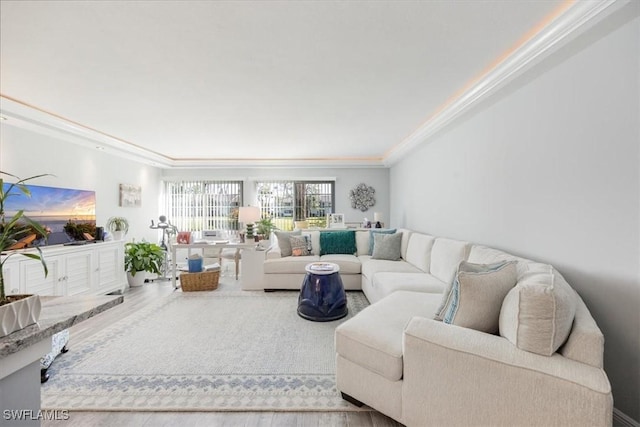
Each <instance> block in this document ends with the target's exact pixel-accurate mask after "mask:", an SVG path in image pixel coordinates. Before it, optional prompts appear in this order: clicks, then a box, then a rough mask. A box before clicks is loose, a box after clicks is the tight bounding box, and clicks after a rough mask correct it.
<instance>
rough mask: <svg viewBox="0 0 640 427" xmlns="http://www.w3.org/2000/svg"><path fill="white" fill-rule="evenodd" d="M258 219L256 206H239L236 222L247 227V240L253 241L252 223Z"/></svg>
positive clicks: (258, 209) (258, 212) (258, 213)
mask: <svg viewBox="0 0 640 427" xmlns="http://www.w3.org/2000/svg"><path fill="white" fill-rule="evenodd" d="M259 219H260V208H259V207H257V206H241V207H240V211H239V212H238V222H240V223H242V224H244V225H245V227H247V238H249V239H253V238H254V235H253V223H254V222H256V221H258V220H259Z"/></svg>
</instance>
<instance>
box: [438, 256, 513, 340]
mask: <svg viewBox="0 0 640 427" xmlns="http://www.w3.org/2000/svg"><path fill="white" fill-rule="evenodd" d="M516 263H517V261H499V262H497V263H494V264H473V263H470V262H466V261H462V262H461V263H460V266H459V267H458V274H457V275H456V278H455V279H454V281H453V286H452V287H451V292H450V293H449V295H448V296H446V303H445V307H444V308H443V310H444V315H443V316H442V317H443V321H444V323H449V324H452V325H457V326H462V327H464V328H471V329H475V330H477V331H482V332H486V333H489V334H497V333H498V319H499V318H500V309H501V307H502V301H503V300H504V297H505V296H506V295H507V292H509V291H510V290H511V288H513V287H514V286H515V284H516V278H517V271H516Z"/></svg>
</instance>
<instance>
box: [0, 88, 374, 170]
mask: <svg viewBox="0 0 640 427" xmlns="http://www.w3.org/2000/svg"><path fill="white" fill-rule="evenodd" d="M0 115H1V116H2V117H4V118H6V120H3V122H2V124H3V125H7V126H15V127H19V128H22V129H28V130H31V131H34V132H37V133H40V134H44V135H47V136H50V137H52V138H56V139H60V140H63V141H66V142H71V143H74V144H78V145H82V146H84V147H88V148H91V145H93V146H94V147H95V148H96V149H99V150H101V151H103V152H105V153H108V154H113V155H116V156H120V157H123V158H127V159H129V160H134V161H137V162H140V163H143V164H148V165H150V166H155V167H159V168H169V169H174V168H175V169H193V168H208V167H213V168H238V167H253V168H278V167H288V168H291V167H304V168H326V167H331V168H358V167H363V168H364V167H366V168H371V167H380V168H384V167H385V166H384V163H383V161H382V158H331V157H327V158H308V159H295V158H293V159H259V158H251V159H248V158H247V159H245V158H228V159H213V158H202V159H182V158H171V157H168V156H164V155H162V154H160V153H156V152H154V151H151V150H148V149H145V148H143V147H139V146H137V145H135V144H133V143H131V142H128V141H124V140H122V139H119V138H116V137H114V136H111V135H108V134H105V133H102V132H100V131H97V130H95V129H91V128H88V127H86V126H83V125H81V124H79V123H74V122H72V121H69V120H66V119H65V118H63V117H59V116H57V115H55V114H52V113H48V112H46V111H43V110H41V109H39V108H36V107H33V106H30V105H27V104H25V103H22V102H21V101H18V100H16V99H13V98H10V97H8V96H2V95H0Z"/></svg>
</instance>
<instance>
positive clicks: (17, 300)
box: [0, 171, 49, 337]
mask: <svg viewBox="0 0 640 427" xmlns="http://www.w3.org/2000/svg"><path fill="white" fill-rule="evenodd" d="M1 175H7V176H10V177H13V178H15V179H16V182H15V183H13V184H9V185H8V186H7V188H6V189H5V184H4V180H3V179H2V177H1ZM42 176H46V174H44V175H36V176H32V177H29V178H25V179H21V178H19V177H17V176H15V175H11V174H9V173H6V172H2V171H0V252H2V255H3V258H0V320H1V322H0V337H3V336H5V335H9V334H10V333H12V332H14V331H17V330H19V329H22V328H24V327H26V326H28V325H31V324H33V323H36V322H37V321H38V318H39V317H40V307H41V306H40V299H39V297H38V295H6V294H5V287H4V285H5V284H4V274H3V268H4V263H5V262H6V261H7V260H8V259H9V258H10V257H12V256H13V255H16V254H20V255H23V256H25V257H27V258H31V259H35V260H39V261H40V262H41V263H42V268H43V269H44V274H45V277H46V276H47V274H48V273H49V271H48V269H47V264H46V262H45V260H44V257H43V255H42V251H41V250H40V248H39V247H36V250H37V252H38V253H37V254H35V253H31V252H16V251H13V252H7V251H11V249H12V248H13V247H16V245H17V244H18V243H19V242H20V241H21V240H23V239H28V238H30V236H31V235H32V234H34V233H33V232H35V233H36V234H39V235H42V236H45V238H46V236H47V231H46V230H45V229H44V228H43V227H42V226H41V225H40V224H38V223H37V222H36V221H33V220H32V219H30V218H28V217H27V216H25V215H24V211H22V210H19V211H18V212H16V213H15V214H13V215H12V216H11V218H10V219H9V220H8V221H7V218H6V217H5V210H4V207H5V202H6V201H7V199H8V198H9V197H15V196H20V195H24V196H27V197H30V196H31V192H30V191H29V188H28V187H27V186H26V185H25V184H24V183H25V182H27V181H29V180H31V179H35V178H40V177H42ZM16 189H17V190H18V191H14V190H16ZM23 313H27V315H26V316H25V315H24V314H23ZM18 314H20V316H18Z"/></svg>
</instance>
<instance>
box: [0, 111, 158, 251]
mask: <svg viewBox="0 0 640 427" xmlns="http://www.w3.org/2000/svg"><path fill="white" fill-rule="evenodd" d="M1 126H2V127H1V128H0V129H1V133H0V170H2V171H4V172H8V173H11V174H13V175H17V176H19V177H21V178H26V177H29V176H33V175H38V174H43V173H49V174H52V175H54V176H51V177H43V178H41V179H38V180H34V181H30V182H29V183H30V184H34V185H45V186H51V187H65V188H75V189H80V190H94V191H95V192H96V225H97V226H104V224H105V222H106V221H107V219H108V218H109V217H111V216H123V217H126V218H127V219H128V220H129V224H130V229H129V234H128V235H127V240H130V239H132V238H134V239H136V240H141V239H143V238H144V239H147V240H149V241H151V242H155V241H156V240H157V239H158V233H157V231H155V230H150V229H149V224H151V219H152V218H154V219H155V218H157V217H158V198H159V189H160V187H159V181H160V170H159V169H157V168H153V167H150V166H146V165H143V164H141V163H138V162H135V161H130V160H126V159H123V158H121V157H116V156H114V155H111V154H108V153H106V152H103V151H99V150H97V149H95V146H96V144H95V143H92V142H90V141H87V143H86V145H78V144H75V143H71V142H67V141H64V140H62V139H58V138H54V137H51V136H48V135H44V134H41V133H37V132H34V131H32V130H27V129H23V128H18V127H15V126H12V125H11V122H10V120H8V121H6V122H4V121H3V122H2V125H1ZM3 178H5V179H6V177H3ZM120 184H134V185H139V186H141V187H142V207H140V208H124V207H119V206H118V205H119V185H120Z"/></svg>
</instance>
